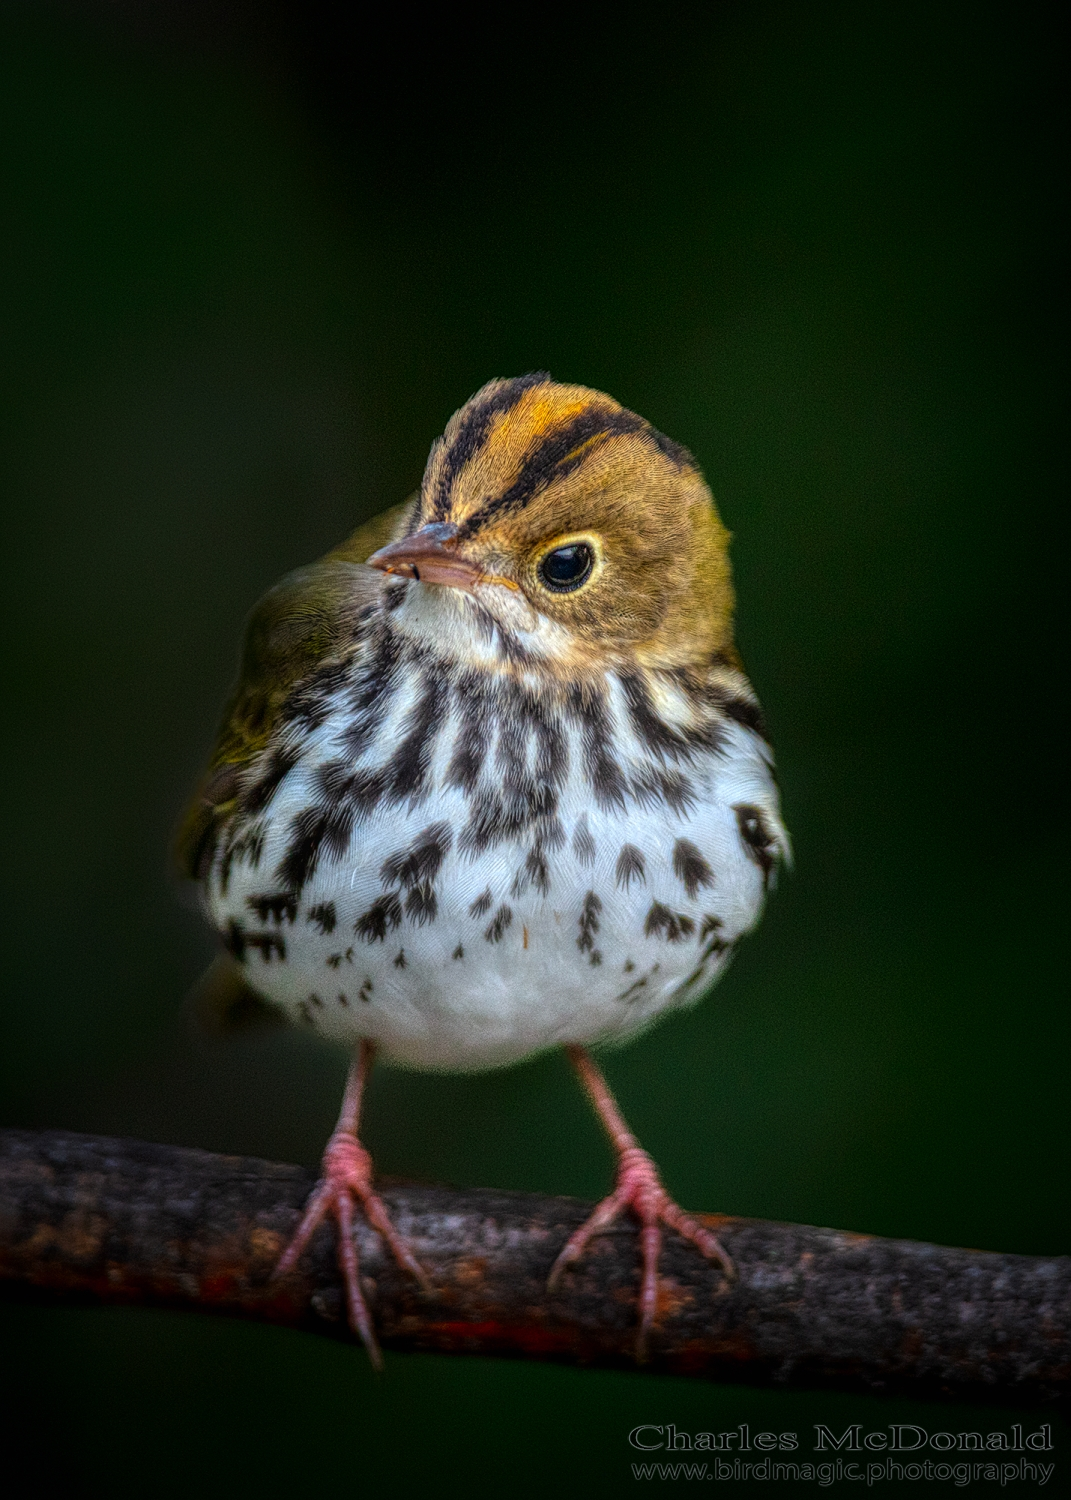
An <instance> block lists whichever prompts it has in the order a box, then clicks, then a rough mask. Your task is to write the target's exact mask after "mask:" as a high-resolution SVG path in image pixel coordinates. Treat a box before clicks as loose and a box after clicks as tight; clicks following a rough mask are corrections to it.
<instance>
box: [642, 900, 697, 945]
mask: <svg viewBox="0 0 1071 1500" xmlns="http://www.w3.org/2000/svg"><path fill="white" fill-rule="evenodd" d="M643 930H644V932H645V933H646V935H647V936H648V937H660V938H664V939H665V941H666V942H667V943H679V942H681V940H682V939H683V938H686V937H689V936H690V935H691V934H692V933H693V932H694V931H695V923H694V922H693V920H692V918H691V917H688V916H685V915H684V913H683V912H674V911H670V909H669V907H668V906H663V904H662V902H661V901H655V902H653V903H652V905H651V909H650V911H649V912H648V913H647V920H646V921H645V922H644V924H643Z"/></svg>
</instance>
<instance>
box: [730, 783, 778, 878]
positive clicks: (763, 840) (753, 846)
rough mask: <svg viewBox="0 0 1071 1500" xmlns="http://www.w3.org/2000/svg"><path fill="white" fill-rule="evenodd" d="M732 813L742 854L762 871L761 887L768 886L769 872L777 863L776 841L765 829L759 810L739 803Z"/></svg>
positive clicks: (764, 821)
mask: <svg viewBox="0 0 1071 1500" xmlns="http://www.w3.org/2000/svg"><path fill="white" fill-rule="evenodd" d="M733 812H734V813H735V814H736V826H737V827H738V828H739V830H740V840H741V843H742V844H743V846H744V853H745V854H746V855H747V857H748V859H750V860H753V861H754V862H755V864H757V865H758V867H759V869H760V870H761V871H762V883H763V885H764V886H765V885H769V883H770V872H771V870H772V869H773V867H774V865H775V864H776V863H777V840H776V838H775V837H774V835H773V834H772V833H771V832H770V830H769V828H768V827H767V824H766V820H765V818H764V817H763V815H762V812H761V810H760V809H759V808H757V807H753V806H752V805H751V803H749V802H740V803H738V804H737V805H736V806H735V807H734V808H733Z"/></svg>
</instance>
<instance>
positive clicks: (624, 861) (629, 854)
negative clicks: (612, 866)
mask: <svg viewBox="0 0 1071 1500" xmlns="http://www.w3.org/2000/svg"><path fill="white" fill-rule="evenodd" d="M615 879H616V880H617V883H618V885H623V886H624V888H625V890H626V891H627V890H628V888H629V886H630V885H631V884H632V882H633V881H634V880H637V881H639V883H640V884H641V885H645V884H646V883H647V865H646V862H645V860H644V857H643V855H642V854H641V853H640V851H639V850H638V849H637V848H636V845H635V844H622V846H621V853H620V854H619V855H618V856H617V869H616V871H615Z"/></svg>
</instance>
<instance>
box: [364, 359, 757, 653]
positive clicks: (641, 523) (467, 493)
mask: <svg viewBox="0 0 1071 1500" xmlns="http://www.w3.org/2000/svg"><path fill="white" fill-rule="evenodd" d="M728 541H729V535H728V532H727V531H726V530H725V528H724V526H723V525H722V524H721V521H720V519H719V517H718V513H717V511H716V509H715V507H714V501H713V498H712V496H711V494H710V491H709V489H708V488H707V486H706V484H705V482H704V480H703V477H702V475H701V474H700V472H699V470H698V468H697V466H696V464H695V461H694V460H693V458H692V457H691V455H690V454H689V453H688V452H687V451H686V450H685V449H684V448H681V447H680V446H678V445H677V444H676V443H673V442H670V441H669V439H668V438H665V437H663V436H662V434H661V433H659V432H656V431H655V429H654V428H653V427H652V426H651V425H650V423H648V422H645V421H644V420H643V418H642V417H638V416H636V415H635V413H634V412H630V411H626V410H625V409H624V407H622V406H620V405H618V403H617V402H616V401H614V400H612V399H611V398H610V397H609V396H605V395H603V394H601V393H600V392H599V391H592V390H587V389H585V388H584V387H583V386H577V385H558V384H556V383H555V382H554V381H552V380H551V379H550V377H549V376H548V375H544V374H538V375H526V376H523V377H521V378H519V379H515V380H494V381H491V382H490V383H489V384H488V385H485V386H484V387H483V389H482V390H480V391H478V392H477V393H476V395H475V396H473V397H472V399H471V400H470V401H468V402H467V403H466V404H465V405H464V406H463V407H462V408H461V410H460V411H458V412H456V413H455V415H454V416H453V417H452V418H451V419H450V422H449V423H448V424H447V428H446V431H445V433H444V434H443V436H442V437H441V438H440V439H439V440H438V441H437V442H436V443H435V444H434V446H433V447H432V450H431V454H430V456H429V459H428V466H427V469H426V471H425V474H424V480H423V484H422V486H421V492H420V499H419V504H418V506H417V507H416V509H415V510H414V512H413V515H412V518H411V521H410V527H409V531H408V533H407V535H405V536H403V537H401V538H400V539H398V540H396V541H393V542H391V543H389V544H388V545H387V546H386V547H382V548H380V550H379V551H378V552H375V553H374V554H373V555H372V556H371V557H370V558H369V559H368V561H369V563H370V564H371V565H372V566H373V567H376V568H380V569H382V570H383V571H384V572H385V573H393V574H398V575H401V576H403V577H406V578H410V579H415V580H418V581H419V582H420V583H421V584H423V585H432V586H433V587H431V588H430V589H427V590H425V589H421V590H420V595H419V596H418V597H415V598H413V599H412V606H413V608H414V610H415V611H416V613H418V614H419V615H425V616H427V612H428V611H429V610H430V611H431V612H432V614H434V615H435V616H436V617H437V620H438V621H439V622H440V628H441V622H442V612H443V611H444V610H445V611H446V612H447V613H448V614H450V615H452V616H453V618H454V619H455V620H458V617H459V616H463V615H464V613H465V611H466V610H471V608H472V604H473V603H475V605H476V606H477V608H476V611H475V613H476V614H477V615H480V614H482V615H483V616H484V617H490V618H491V619H492V620H493V621H494V624H495V625H497V626H498V627H499V630H500V631H501V632H503V633H508V634H509V635H510V636H511V637H512V638H513V639H514V640H516V641H518V642H520V644H521V646H522V648H523V653H524V655H526V656H527V657H528V658H529V659H539V660H542V662H543V663H544V664H545V665H547V666H549V667H551V668H554V667H557V668H559V669H561V670H566V671H570V670H573V669H575V668H576V667H577V666H582V665H586V666H589V667H590V666H595V665H606V664H609V662H611V661H621V660H622V659H631V660H632V661H635V662H638V663H639V664H642V665H644V666H650V667H660V666H665V667H678V666H689V665H693V664H697V663H699V662H700V661H702V660H709V659H710V657H711V656H712V655H714V654H715V653H717V652H719V651H721V652H728V653H731V652H732V612H733V592H732V582H731V577H730V570H729V558H728ZM408 609H409V601H408V600H407V612H408ZM430 623H431V620H430V618H429V624H430ZM459 623H460V621H459Z"/></svg>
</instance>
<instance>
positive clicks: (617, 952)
mask: <svg viewBox="0 0 1071 1500" xmlns="http://www.w3.org/2000/svg"><path fill="white" fill-rule="evenodd" d="M732 615H733V590H732V583H731V578H730V568H729V561H728V533H727V532H726V531H725V528H724V527H723V526H722V524H721V521H720V520H719V518H718V514H717V511H716V509H715V506H714V502H713V499H712V497H711V494H710V491H709V490H708V488H707V486H706V484H705V482H704V480H703V478H702V475H701V474H700V472H699V470H698V468H697V466H696V464H695V462H694V460H693V459H692V457H691V455H690V454H689V453H688V452H687V451H686V450H685V449H684V448H682V447H680V446H679V445H678V444H676V443H674V442H671V441H670V440H669V439H667V438H665V437H663V436H662V435H661V434H660V433H659V432H656V431H655V430H654V428H652V427H651V426H650V424H649V423H647V422H645V421H644V420H643V419H642V418H641V417H639V416H636V415H635V414H634V413H633V412H630V411H627V410H625V409H624V408H622V407H621V406H620V405H618V403H617V402H615V401H613V400H612V399H611V398H610V397H608V396H605V395H602V394H601V393H599V392H597V391H592V390H587V389H585V388H583V387H580V386H573V385H560V384H556V383H554V382H553V381H552V380H551V379H550V377H549V376H548V375H545V374H533V375H527V376H524V377H522V378H519V379H513V380H495V381H492V382H491V383H490V384H488V385H486V386H484V387H483V389H482V390H480V391H478V392H477V394H476V395H475V396H473V397H472V399H471V400H470V401H469V402H467V403H466V405H465V406H463V407H462V408H461V410H460V411H458V412H457V413H456V414H455V416H454V417H453V418H452V419H451V420H450V422H449V424H448V425H447V428H446V431H445V433H444V435H443V436H442V437H441V438H440V439H439V440H438V441H436V443H435V444H434V445H433V447H432V449H431V454H430V457H429V460H428V465H427V469H426V471H425V474H424V479H423V483H422V486H421V489H420V492H419V494H418V495H416V496H414V497H413V498H412V499H411V500H410V501H409V502H407V503H406V504H404V505H401V506H398V507H395V508H394V509H393V510H390V511H387V512H386V513H385V514H384V515H382V516H380V517H379V518H377V519H376V520H374V521H372V522H369V523H368V524H367V525H365V526H364V527H362V528H361V529H359V530H358V531H357V532H355V533H354V535H353V536H351V537H350V538H349V540H348V541H346V542H344V543H343V544H342V545H341V546H339V547H337V548H336V549H335V550H334V551H332V552H330V553H328V554H327V556H326V557H324V558H322V559H321V560H320V561H319V562H317V563H313V564H312V565H311V566H308V567H304V568H299V569H298V570H297V571H296V572H294V573H291V574H290V575H289V576H288V577H286V578H284V579H283V581H282V582H281V583H279V584H278V585H276V587H274V588H273V589H271V590H270V591H269V592H268V594H267V595H266V596H265V597H264V599H263V600H262V601H261V602H260V604H259V605H258V606H257V608H256V610H255V611H254V613H253V615H252V618H251V621H250V624H249V628H248V632H247V637H246V642H245V648H244V654H243V658H242V665H241V674H240V679H239V682H238V685H237V687H236V689H235V691H234V694H233V697H232V699H231V701H230V704H229V705H228V708H227V711H226V714H225V717H224V721H223V725H222V728H221V730H220V734H219V738H218V742H217V744H216V748H215V751H214V754H213V756H212V759H211V763H210V766H209V768H208V770H207V772H206V774H205V777H204V779H203V781H202V784H201V786H200V788H199V791H198V793H197V795H196V797H195V799H194V802H193V805H192V807H191V808H190V810H189V813H188V814H187V817H186V820H185V823H184V826H183V830H182V834H181V854H182V860H183V863H184V867H185V869H186V871H187V873H188V874H190V875H191V876H192V877H193V878H195V879H197V880H198V881H200V882H201V884H202V887H203V893H204V903H205V907H206V909H207V913H208V915H209V917H210V919H211V921H212V922H213V923H214V925H215V927H216V928H217V930H218V931H219V933H220V934H221V936H222V938H223V942H224V945H225V947H226V949H227V954H228V956H227V957H226V959H225V960H224V961H223V962H224V964H225V965H226V970H225V971H223V970H220V971H218V973H221V974H222V980H221V985H222V989H223V990H225V991H226V992H227V993H228V995H229V996H230V997H231V999H232V1000H233V999H234V997H235V996H241V995H245V994H247V993H248V991H249V990H252V991H254V992H255V993H256V994H257V995H259V996H261V997H263V999H264V1000H265V1001H267V1002H268V1003H269V1004H270V1005H271V1006H273V1007H276V1008H277V1009H278V1010H279V1011H280V1012H282V1013H283V1014H284V1015H285V1016H286V1017H288V1018H289V1019H290V1020H291V1021H293V1022H295V1023H297V1024H298V1025H301V1026H308V1027H312V1028H313V1029H314V1030H316V1031H318V1032H319V1033H320V1034H321V1035H323V1036H325V1037H328V1038H331V1039H332V1040H334V1041H337V1042H339V1043H341V1044H343V1045H345V1046H347V1047H349V1048H351V1049H353V1064H352V1067H351V1071H350V1077H349V1082H348V1084H347V1089H346V1095H345V1099H344V1103H343V1108H342V1113H341V1115H340V1118H339V1122H338V1126H337V1128H336V1130H335V1133H334V1135H333V1136H332V1138H331V1140H330V1142H329V1144H328V1147H327V1150H326V1152H325V1155H324V1161H323V1175H322V1178H321V1181H320V1184H319V1185H318V1187H317V1189H316V1191H315V1193H314V1194H313V1197H312V1199H310V1202H309V1205H308V1208H307V1211H306V1213H305V1216H304V1219H303V1222H302V1224H301V1225H300V1227H299V1229H298V1231H297V1233H296V1235H295V1237H294V1239H293V1241H292V1242H291V1245H290V1247H289V1249H288V1250H287V1252H286V1254H285V1255H284V1257H283V1259H282V1261H281V1263H280V1266H279V1274H285V1272H286V1271H287V1270H289V1269H290V1268H292V1267H293V1265H294V1264H295V1263H296V1260H297V1258H298V1256H299V1255H300V1254H301V1252H302V1250H303V1248H304V1246H305V1245H306V1244H307V1243H308V1241H309V1238H310V1236H311V1235H312V1233H313V1232H314V1230H315V1228H316V1227H317V1225H318V1224H319V1223H320V1222H321V1220H322V1219H323V1218H324V1217H325V1216H327V1215H331V1216H333V1217H334V1218H335V1219H336V1220H337V1223H338V1231H339V1255H340V1264H341V1268H342V1273H343V1277H344V1281H345V1285H346V1294H347V1302H348V1309H349V1316H350V1322H351V1324H352V1326H353V1328H354V1330H355V1331H356V1332H357V1333H358V1334H359V1335H360V1337H361V1338H362V1339H363V1340H364V1342H365V1344H366V1346H367V1348H368V1350H369V1353H370V1355H371V1357H372V1358H373V1360H374V1361H377V1362H378V1359H379V1355H378V1349H377V1346H376V1341H375V1335H374V1331H373V1327H372V1322H371V1318H370V1316H369V1312H368V1309H367V1307H366V1305H365V1300H364V1296H363V1293H362V1290H361V1285H360V1280H359V1275H358V1266H357V1252H356V1246H355V1243H354V1237H353V1234H352V1224H353V1214H354V1211H355V1209H356V1208H358V1207H359V1208H360V1210H361V1211H363V1212H364V1213H365V1215H366V1217H367V1218H368V1220H369V1222H370V1223H371V1224H372V1225H374V1226H375V1228H376V1229H378V1230H379V1231H380V1233H381V1234H382V1235H383V1236H384V1237H385V1238H386V1240H387V1241H388V1243H389V1244H390V1246H391V1249H392V1251H393V1253H394V1254H395V1256H396V1257H397V1259H398V1260H399V1262H400V1263H401V1264H402V1265H404V1266H405V1267H407V1268H408V1269H409V1270H410V1271H411V1272H412V1274H413V1275H414V1276H416V1277H417V1278H418V1279H419V1280H420V1281H421V1282H422V1284H424V1285H425V1287H426V1288H427V1286H428V1284H427V1279H426V1277H425V1275H424V1272H423V1270H422V1268H421V1267H420V1265H419V1263H418V1262H417V1260H416V1258H415V1257H414V1255H413V1253H412V1250H411V1249H410V1247H409V1246H408V1244H407V1243H406V1242H405V1240H404V1239H403V1238H402V1236H401V1235H399V1234H398V1233H397V1231H396V1230H395V1229H394V1227H393V1226H392V1224H391V1222H390V1219H389V1216H388V1215H387V1212H386V1210H385V1207H384V1205H383V1203H382V1202H381V1200H380V1199H379V1198H378V1197H377V1195H376V1193H375V1191H374V1187H373V1183H372V1170H371V1160H370V1158H369V1156H368V1153H367V1152H366V1151H365V1149H364V1147H363V1146H362V1145H361V1144H360V1142H359V1140H358V1136H357V1127H358V1117H359V1110H360V1099H361V1092H362V1088H363V1085H364V1082H365V1079H366V1077H367V1074H368V1070H369V1068H370V1067H371V1065H372V1060H373V1057H374V1056H375V1054H376V1053H377V1052H378V1053H381V1054H382V1055H383V1056H384V1057H385V1058H387V1059H388V1060H390V1061H393V1062H396V1063H398V1064H401V1065H403V1066H408V1067H412V1068H423V1069H436V1070H456V1071H470V1070H472V1071H474V1070H478V1069H485V1068H495V1067H500V1066H503V1065H504V1064H508V1063H513V1062H516V1061H518V1060H519V1059H521V1058H525V1057H529V1056H531V1055H532V1054H533V1053H536V1052H539V1051H541V1050H543V1049H546V1048H549V1047H555V1046H561V1047H564V1048H565V1049H566V1050H567V1052H568V1053H569V1055H570V1057H571V1059H572V1061H573V1064H574V1066H575V1067H576V1069H577V1071H578V1073H579V1075H580V1078H581V1081H582V1082H583V1084H584V1086H585V1087H586V1089H587V1092H588V1094H589V1096H590V1098H591V1100H592V1103H593V1104H594V1106H595V1108H596V1110H597V1111H598V1113H599V1115H600V1117H601V1119H602V1121H603V1123H604V1125H605V1126H606V1128H607V1130H608V1132H609V1134H610V1137H611V1140H612V1143H613V1145H614V1148H615V1150H616V1152H617V1157H618V1173H617V1183H616V1187H615V1190H614V1192H613V1193H612V1194H611V1195H610V1196H609V1197H608V1198H607V1199H605V1200H604V1202H603V1203H602V1204H600V1205H599V1207H598V1208H597V1209H596V1210H595V1212H594V1214H593V1215H592V1216H591V1218H590V1219H589V1220H588V1222H587V1223H586V1224H585V1225H584V1226H583V1227H582V1228H581V1229H580V1230H579V1231H577V1233H576V1234H574V1235H573V1236H572V1238H571V1239H570V1240H569V1242H568V1243H567V1244H566V1246H565V1248H564V1250H563V1251H562V1252H561V1254H560V1256H559V1257H558V1260H557V1262H556V1263H555V1265H554V1266H553V1268H550V1273H551V1274H550V1281H551V1285H553V1284H554V1282H555V1281H556V1280H557V1279H558V1278H559V1277H560V1276H561V1275H562V1274H563V1272H564V1271H565V1270H566V1269H567V1267H568V1266H569V1265H570V1263H572V1262H573V1261H575V1260H576V1259H577V1258H578V1257H579V1256H580V1255H581V1254H582V1253H583V1250H584V1248H585V1246H586V1245H587V1243H588V1241H589V1240H590V1238H591V1236H592V1235H593V1234H595V1233H597V1232H599V1231H600V1230H601V1229H603V1228H604V1227H606V1225H608V1224H609V1223H610V1222H611V1221H612V1220H613V1219H614V1218H615V1217H616V1216H617V1215H618V1214H619V1213H621V1212H622V1211H623V1210H626V1209H628V1210H630V1211H631V1212H633V1213H634V1214H635V1216H636V1217H637V1218H638V1219H639V1221H640V1225H641V1230H642V1233H641V1251H642V1255H641V1261H642V1265H641V1275H640V1288H639V1294H638V1295H639V1317H638V1330H639V1331H638V1339H639V1347H640V1350H641V1352H642V1349H643V1345H644V1341H645V1340H646V1337H647V1334H648V1332H649V1330H650V1328H651V1326H652V1322H653V1319H654V1316H655V1310H656V1300H657V1285H658V1283H657V1265H658V1255H659V1245H660V1234H661V1228H660V1226H662V1225H666V1226H669V1227H670V1228H672V1229H673V1230H675V1231H676V1232H677V1233H678V1234H681V1235H683V1236H685V1237H686V1238H687V1239H689V1240H691V1241H692V1242H693V1243H694V1244H695V1245H696V1246H697V1248H698V1249H699V1250H700V1251H701V1252H702V1253H703V1254H704V1255H706V1256H708V1257H710V1258H712V1259H715V1260H717V1261H719V1262H720V1263H721V1265H722V1267H723V1268H724V1270H725V1273H726V1274H727V1275H731V1274H732V1266H731V1262H730V1261H729V1258H728V1256H727V1255H726V1253H725V1251H724V1249H723V1248H722V1246H721V1245H720V1244H719V1242H718V1240H717V1239H716V1237H715V1236H714V1234H713V1233H711V1231H710V1230H709V1229H708V1228H705V1227H704V1226H702V1225H700V1224H699V1223H697V1222H696V1221H694V1220H692V1219H690V1218H688V1217H686V1216H685V1215H684V1214H683V1212H682V1211H681V1210H680V1209H679V1208H678V1207H677V1206H676V1204H675V1203H673V1202H672V1200H671V1199H670V1198H669V1197H668V1195H667V1194H666V1192H665V1190H664V1189H663V1187H662V1184H661V1181H660V1179H659V1176H658V1173H657V1171H656V1168H655V1166H654V1164H653V1162H652V1161H651V1159H650V1157H649V1156H648V1155H647V1154H646V1153H645V1152H644V1151H643V1150H642V1149H641V1148H640V1147H639V1145H638V1143H637V1141H636V1139H635V1138H634V1137H633V1136H632V1134H631V1133H630V1132H629V1130H628V1128H627V1126H626V1125H625V1122H624V1120H623V1118H622V1116H621V1114H620V1112H619V1110H618V1108H617V1105H616V1103H615V1101H614V1099H613V1096H612V1095H611V1093H610V1091H609V1088H608V1087H607V1085H606V1083H605V1081H604V1079H603V1077H602V1075H601V1073H600V1071H599V1069H598V1068H597V1066H596V1064H595V1063H594V1061H593V1060H592V1058H591V1057H590V1056H589V1054H588V1052H587V1051H586V1050H585V1049H586V1047H587V1045H588V1044H590V1043H595V1042H614V1041H624V1040H626V1039H627V1038H630V1037H633V1036H635V1035H636V1034H637V1033H639V1032H640V1031H642V1030H643V1029H644V1028H645V1027H647V1026H649V1025H650V1024H651V1023H652V1022H653V1021H654V1020H656V1019H657V1018H658V1017H659V1016H662V1015H664V1014H666V1013H667V1012H669V1011H671V1010H674V1009H679V1008H680V1007H681V1006H686V1005H689V1004H691V1003H692V1002H693V1001H694V1000H696V999H697V998H698V997H699V996H700V994H701V993H702V992H703V991H704V990H705V989H706V988H707V987H708V986H709V985H710V983H711V982H712V980H714V979H715V978H716V977H717V975H718V974H719V973H720V972H721V970H722V969H723V968H724V967H725V965H726V963H727V962H728V960H729V957H730V955H731V953H732V951H733V946H734V944H735V943H736V941H737V939H738V938H740V936H741V935H742V934H743V933H745V932H746V931H748V929H749V928H750V927H752V926H753V924H754V923H755V921H756V920H757V918H758V916H759V912H760V909H761V907H762V904H763V898H764V894H765V891H766V888H767V886H768V885H769V883H770V881H771V879H772V877H773V875H774V874H775V871H776V866H777V864H778V861H779V860H781V859H785V858H787V857H788V852H789V846H788V838H787V835H786V833H785V829H784V827H783V825H782V822H781V818H780V813H779V808H778V796H777V790H776V785H775V781H774V776H773V770H772V757H771V752H770V749H769V746H768V744H767V742H766V739H765V736H764V730H763V721H762V716H761V712H760V709H759V705H758V702H757V701H756V698H755V694H754V692H753V690H752V688H751V685H750V684H749V682H748V680H747V678H746V676H745V675H744V672H743V668H742V665H741V662H740V658H739V656H738V654H737V652H736V650H735V647H734V645H733V629H732Z"/></svg>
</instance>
